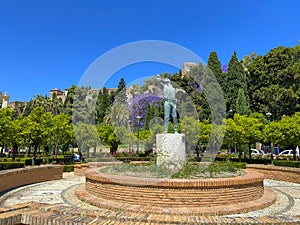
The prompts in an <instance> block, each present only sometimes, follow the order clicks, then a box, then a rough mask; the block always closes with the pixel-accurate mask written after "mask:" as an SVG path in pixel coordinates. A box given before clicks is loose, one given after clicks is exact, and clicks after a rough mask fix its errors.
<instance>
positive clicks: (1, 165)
mask: <svg viewBox="0 0 300 225" xmlns="http://www.w3.org/2000/svg"><path fill="white" fill-rule="evenodd" d="M24 165H25V164H24V162H0V170H8V169H15V168H22V167H24Z"/></svg>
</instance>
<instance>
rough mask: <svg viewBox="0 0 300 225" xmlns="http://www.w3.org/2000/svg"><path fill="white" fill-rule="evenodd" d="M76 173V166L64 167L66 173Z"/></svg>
mask: <svg viewBox="0 0 300 225" xmlns="http://www.w3.org/2000/svg"><path fill="white" fill-rule="evenodd" d="M72 171H74V165H64V172H72Z"/></svg>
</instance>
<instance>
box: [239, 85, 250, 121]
mask: <svg viewBox="0 0 300 225" xmlns="http://www.w3.org/2000/svg"><path fill="white" fill-rule="evenodd" d="M235 108H236V113H238V114H240V115H249V114H250V106H249V103H248V101H247V99H246V96H245V93H244V90H243V89H242V88H240V89H239V92H238V95H237V99H236V106H235Z"/></svg>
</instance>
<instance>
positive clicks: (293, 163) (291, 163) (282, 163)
mask: <svg viewBox="0 0 300 225" xmlns="http://www.w3.org/2000/svg"><path fill="white" fill-rule="evenodd" d="M273 164H274V165H275V166H287V167H295V168H300V161H291V160H274V161H273Z"/></svg>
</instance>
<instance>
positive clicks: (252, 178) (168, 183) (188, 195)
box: [85, 168, 264, 207]
mask: <svg viewBox="0 0 300 225" xmlns="http://www.w3.org/2000/svg"><path fill="white" fill-rule="evenodd" d="M98 170H99V169H98V168H91V169H89V170H87V171H86V173H85V175H86V183H85V191H86V192H88V193H90V194H92V195H94V196H97V197H100V198H103V199H107V200H112V201H117V202H123V203H129V204H139V205H152V206H160V207H180V206H183V205H185V206H187V207H203V206H217V205H219V206H220V205H231V204H235V203H240V202H245V201H253V200H256V199H259V198H261V197H262V196H263V194H264V187H263V175H262V174H260V173H257V172H255V171H250V170H249V171H247V175H245V176H238V177H231V178H213V179H197V180H193V179H155V178H137V177H127V176H117V175H110V174H103V173H100V172H99V171H98Z"/></svg>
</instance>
